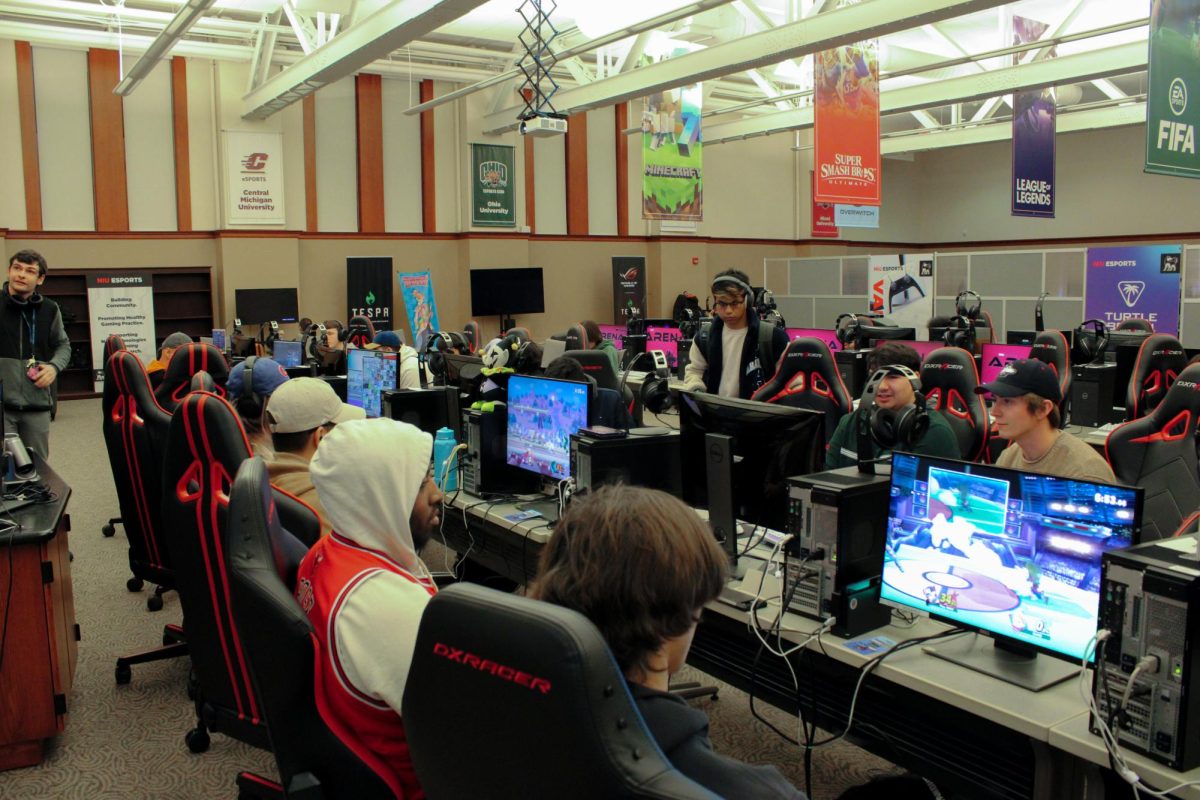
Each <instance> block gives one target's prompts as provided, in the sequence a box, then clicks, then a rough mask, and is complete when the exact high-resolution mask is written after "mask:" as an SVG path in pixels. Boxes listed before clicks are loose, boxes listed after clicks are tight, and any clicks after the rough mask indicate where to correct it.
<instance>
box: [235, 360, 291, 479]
mask: <svg viewBox="0 0 1200 800" xmlns="http://www.w3.org/2000/svg"><path fill="white" fill-rule="evenodd" d="M287 379H288V374H287V370H285V369H284V368H283V367H282V366H281V365H280V364H279V362H278V361H275V360H274V359H271V358H267V357H266V356H250V357H249V358H247V359H246V360H245V361H240V362H238V363H237V364H234V365H233V369H231V370H229V379H228V380H227V381H226V382H225V394H226V395H227V396H228V398H229V402H230V403H232V404H233V407H234V408H235V409H237V413H238V416H239V417H241V419H242V428H243V429H244V430H245V431H246V438H247V439H249V440H250V448H251V450H253V451H254V455H256V456H262V457H263V460H265V461H270V460H271V459H273V458H274V457H275V451H274V449H273V448H272V447H271V432H270V431H268V430H267V428H266V426H265V425H263V412H264V407H265V406H266V404H267V398H268V397H270V396H271V395H272V394H273V393H274V392H275V390H276V389H278V388H279V387H280V386H282V385H283V384H284V382H286V381H287Z"/></svg>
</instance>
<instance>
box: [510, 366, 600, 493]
mask: <svg viewBox="0 0 1200 800" xmlns="http://www.w3.org/2000/svg"><path fill="white" fill-rule="evenodd" d="M588 394H589V387H588V385H587V384H584V383H577V382H575V381H559V380H553V379H551V378H534V377H531V376H528V375H513V376H511V377H510V378H509V379H508V403H507V410H508V412H507V413H508V441H507V445H506V452H505V461H506V462H507V463H509V464H511V465H513V466H515V467H520V468H521V469H523V470H528V471H529V472H535V473H537V474H538V475H543V476H545V477H547V478H550V479H552V480H556V481H557V480H562V479H564V478H568V477H570V475H571V434H573V433H578V432H579V429H580V428H585V427H587V424H588Z"/></svg>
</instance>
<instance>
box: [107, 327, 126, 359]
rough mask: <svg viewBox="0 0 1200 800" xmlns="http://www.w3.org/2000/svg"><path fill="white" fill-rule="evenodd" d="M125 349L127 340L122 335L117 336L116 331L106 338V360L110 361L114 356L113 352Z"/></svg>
mask: <svg viewBox="0 0 1200 800" xmlns="http://www.w3.org/2000/svg"><path fill="white" fill-rule="evenodd" d="M124 349H126V348H125V340H124V339H122V338H121V337H120V336H117V335H116V334H115V333H114V334H110V335H109V337H108V338H107V339H105V340H104V362H105V363H108V359H110V358H111V357H112V354H113V353H115V352H117V351H118V350H124Z"/></svg>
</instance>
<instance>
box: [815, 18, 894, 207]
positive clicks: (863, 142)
mask: <svg viewBox="0 0 1200 800" xmlns="http://www.w3.org/2000/svg"><path fill="white" fill-rule="evenodd" d="M878 51H879V42H878V41H877V40H875V39H870V40H868V41H864V42H857V43H855V44H850V45H846V46H845V47H836V48H834V49H832V50H823V51H822V52H820V53H817V54H816V67H815V69H816V74H815V76H814V78H815V84H816V85H815V108H814V112H813V143H814V148H813V170H814V171H815V172H816V176H817V180H816V184H815V188H814V191H813V202H815V203H833V204H842V205H859V206H877V205H879V204H880V197H881V188H880V187H881V186H882V183H881V175H880V155H879V57H878Z"/></svg>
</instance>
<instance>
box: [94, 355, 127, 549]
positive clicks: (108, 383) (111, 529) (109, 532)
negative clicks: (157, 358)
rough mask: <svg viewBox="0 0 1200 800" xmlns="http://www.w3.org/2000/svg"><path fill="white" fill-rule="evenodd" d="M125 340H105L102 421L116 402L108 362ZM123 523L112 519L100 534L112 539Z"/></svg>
mask: <svg viewBox="0 0 1200 800" xmlns="http://www.w3.org/2000/svg"><path fill="white" fill-rule="evenodd" d="M124 349H126V348H125V340H124V339H122V338H121V337H120V336H117V335H116V334H115V333H114V334H111V335H110V336H109V337H108V338H107V339H105V340H104V392H103V394H102V399H101V401H100V412H101V421H102V422H103V420H105V419H108V414H109V412H110V411H111V410H112V407H113V403H114V402H115V397H116V389H115V388H114V387H113V379H112V377H111V376H110V375H109V372H108V361H109V359H110V358H112V354H113V353H115V352H117V351H118V350H124ZM119 522H121V518H120V517H110V518H109V520H108V522H106V523H104V525H103V526H101V528H100V533H101V534H103V535H104V538H106V539H111V538H112V537H113V536H115V535H116V533H117V523H119Z"/></svg>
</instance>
